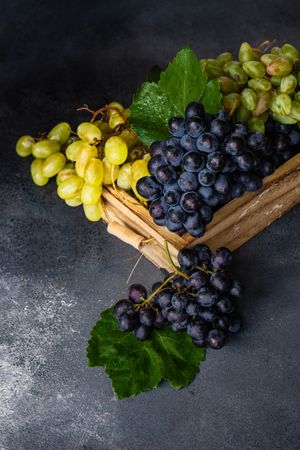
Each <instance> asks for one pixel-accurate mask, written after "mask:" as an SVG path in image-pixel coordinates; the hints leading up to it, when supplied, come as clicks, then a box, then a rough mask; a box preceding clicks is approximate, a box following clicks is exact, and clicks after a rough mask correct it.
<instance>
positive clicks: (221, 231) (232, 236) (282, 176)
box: [103, 154, 300, 270]
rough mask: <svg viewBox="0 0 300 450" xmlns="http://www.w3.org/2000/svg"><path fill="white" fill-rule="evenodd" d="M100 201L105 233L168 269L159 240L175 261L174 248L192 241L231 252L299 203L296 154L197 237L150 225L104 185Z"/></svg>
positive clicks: (137, 207)
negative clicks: (103, 207)
mask: <svg viewBox="0 0 300 450" xmlns="http://www.w3.org/2000/svg"><path fill="white" fill-rule="evenodd" d="M103 200H104V204H105V211H106V216H107V217H106V220H107V222H108V231H109V232H110V233H111V234H113V235H115V236H117V237H118V238H119V239H121V240H123V241H124V242H127V243H128V244H130V245H132V246H133V247H135V248H136V249H137V250H139V251H140V252H141V253H142V254H143V255H144V256H145V257H146V258H148V259H149V260H150V261H152V263H153V264H155V265H156V266H157V267H161V268H166V269H167V270H170V265H169V263H168V261H167V258H166V254H165V249H164V241H165V240H167V241H168V243H169V249H170V253H171V256H172V257H173V258H174V259H175V260H176V256H177V253H178V251H179V250H180V249H182V248H184V247H189V246H193V245H195V244H197V243H206V244H207V245H209V246H210V247H211V248H217V247H220V246H226V247H228V248H230V249H231V250H235V249H236V248H238V247H240V246H241V245H242V244H244V243H245V242H247V241H248V240H249V239H251V238H252V237H253V236H255V235H256V234H257V233H259V232H260V231H262V230H263V229H264V228H266V227H267V226H269V225H270V224H271V223H272V222H274V221H275V220H276V219H278V218H279V217H281V216H282V215H283V214H285V213H286V212H287V211H288V210H289V209H291V208H292V207H293V206H295V205H297V204H298V203H300V154H298V155H296V156H295V157H293V158H292V159H290V160H289V161H287V162H286V163H285V164H283V165H281V166H280V167H279V168H278V169H277V170H276V171H275V172H274V173H273V174H272V175H270V176H269V177H266V178H264V180H263V187H262V188H261V189H260V190H259V191H257V192H251V193H247V194H244V195H243V196H242V197H240V198H237V199H234V200H232V201H231V202H229V203H227V204H226V205H225V206H223V207H222V208H221V209H220V210H218V211H217V212H216V213H215V214H214V218H213V220H212V222H211V223H210V224H209V225H208V226H207V229H206V232H205V234H204V235H203V236H202V237H201V238H193V237H191V236H189V235H188V234H186V235H184V236H178V235H177V234H176V233H172V232H170V231H168V230H167V228H166V227H160V226H158V225H156V224H155V223H154V222H153V220H152V218H151V216H150V214H149V212H148V210H147V209H146V208H145V207H144V206H142V205H141V204H140V203H138V202H137V201H136V200H135V199H134V198H133V197H131V196H130V195H129V194H127V193H126V192H125V191H117V190H115V189H113V188H112V187H108V188H106V189H105V190H104V192H103Z"/></svg>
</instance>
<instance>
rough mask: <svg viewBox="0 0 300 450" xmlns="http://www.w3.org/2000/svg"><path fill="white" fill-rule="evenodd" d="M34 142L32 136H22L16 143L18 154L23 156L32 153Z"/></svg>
mask: <svg viewBox="0 0 300 450" xmlns="http://www.w3.org/2000/svg"><path fill="white" fill-rule="evenodd" d="M34 143H35V140H34V139H33V137H31V136H28V135H25V136H22V137H20V139H19V140H18V142H17V144H16V152H17V155H18V156H21V158H26V156H29V155H31V153H32V148H33V145H34Z"/></svg>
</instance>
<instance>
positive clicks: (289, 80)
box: [280, 75, 298, 94]
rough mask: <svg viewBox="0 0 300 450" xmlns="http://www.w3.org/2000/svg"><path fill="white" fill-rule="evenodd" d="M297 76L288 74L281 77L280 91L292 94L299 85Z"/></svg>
mask: <svg viewBox="0 0 300 450" xmlns="http://www.w3.org/2000/svg"><path fill="white" fill-rule="evenodd" d="M297 84H298V83H297V78H296V77H295V75H287V76H286V77H283V78H281V82H280V92H282V93H284V94H291V93H292V92H294V90H295V89H296V87H297Z"/></svg>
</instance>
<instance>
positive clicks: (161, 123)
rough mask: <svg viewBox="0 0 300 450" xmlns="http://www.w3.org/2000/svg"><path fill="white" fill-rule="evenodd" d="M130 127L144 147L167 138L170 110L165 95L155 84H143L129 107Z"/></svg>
mask: <svg viewBox="0 0 300 450" xmlns="http://www.w3.org/2000/svg"><path fill="white" fill-rule="evenodd" d="M130 112H131V115H130V117H131V118H130V121H131V127H132V129H133V130H134V131H135V132H136V133H137V134H138V136H139V139H140V140H141V141H142V142H143V143H144V144H146V145H150V144H152V142H153V141H155V140H164V139H167V138H168V137H169V131H168V128H167V126H168V120H169V118H170V117H171V115H172V109H171V106H170V104H169V102H168V99H167V97H166V95H165V93H164V92H163V91H162V89H161V88H160V86H159V85H158V84H156V83H150V82H146V83H143V84H142V86H141V87H140V89H139V90H138V91H137V93H136V94H135V96H134V99H133V104H132V106H131V110H130Z"/></svg>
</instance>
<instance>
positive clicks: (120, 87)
mask: <svg viewBox="0 0 300 450" xmlns="http://www.w3.org/2000/svg"><path fill="white" fill-rule="evenodd" d="M0 3H1V17H0V84H1V86H0V96H1V107H0V117H1V120H0V126H1V135H0V136H1V145H0V151H1V164H0V175H1V178H0V183H1V184H0V187H1V195H0V205H1V214H0V230H1V231H0V257H1V263H0V299H1V311H2V312H1V316H0V330H1V331H0V333H1V337H0V339H1V340H0V356H1V362H0V371H1V373H0V449H1V450H4V449H5V450H19V449H22V450H23V449H24V450H52V449H53V450H54V449H55V450H56V449H59V450H60V449H66V450H69V449H72V450H79V449H80V450H98V449H101V450H102V449H103V450H116V449H117V450H119V449H120V450H125V449H126V450H139V449H161V450H169V449H170V450H179V449H180V450H181V449H184V450H185V449H187V450H189V449H204V448H206V449H209V450H217V449H218V450H219V449H222V450H232V449H234V450H238V449H242V450H250V449H253V450H254V449H255V450H258V449H259V450H267V449H268V450H269V449H270V450H274V449H280V450H292V449H297V448H299V439H300V436H299V400H300V399H299V379H300V373H299V348H300V340H299V310H300V303H299V286H300V285H299V266H300V260H299V259H300V258H299V257H300V251H299V227H300V214H299V213H300V209H299V207H298V208H295V209H294V210H292V211H291V212H290V213H289V214H287V215H286V216H285V217H284V218H282V219H281V220H279V221H278V222H277V223H275V224H274V225H272V226H271V227H270V228H268V229H267V230H265V231H264V232H263V233H261V234H260V235H259V236H257V237H256V238H255V239H253V240H251V241H250V242H249V243H248V244H247V245H244V246H243V248H241V249H240V250H239V251H237V252H236V270H237V272H238V273H239V275H240V278H241V279H242V281H243V282H244V283H245V284H247V285H248V290H247V295H246V298H245V300H244V302H243V312H244V315H245V318H246V326H245V329H244V332H243V333H242V334H241V335H239V336H238V337H237V338H236V339H234V340H233V341H232V343H231V344H230V345H229V346H227V347H226V348H225V349H224V350H222V351H220V352H216V351H208V354H207V362H206V363H205V364H203V366H202V369H201V373H200V375H199V376H198V377H197V378H196V380H195V381H194V382H193V383H192V384H191V385H190V386H189V387H188V388H187V389H184V390H182V391H180V392H178V393H176V392H174V391H173V390H172V389H171V388H170V387H169V386H168V385H166V384H163V385H162V386H161V387H160V388H159V389H157V390H156V391H152V392H149V393H146V394H142V395H139V396H138V397H136V398H133V399H128V400H124V401H120V402H118V401H116V400H115V398H114V396H113V393H112V389H111V386H110V382H109V380H108V379H107V377H106V376H105V374H104V373H103V372H102V370H97V369H87V368H86V357H85V347H86V343H87V340H88V336H89V330H90V329H91V327H92V325H93V324H94V322H95V321H96V320H97V316H98V313H99V312H100V311H101V310H102V309H103V308H105V307H107V306H109V305H111V304H112V302H114V301H115V300H117V299H118V298H120V297H122V296H123V295H124V293H125V291H126V279H127V277H128V274H129V272H130V268H131V267H132V266H133V264H134V263H135V261H136V260H137V258H138V255H137V252H136V251H134V250H133V249H131V248H129V247H128V246H126V245H124V244H122V243H121V242H119V241H117V240H116V239H115V238H113V237H111V236H109V235H108V234H107V233H106V229H105V226H104V225H103V224H91V223H88V222H87V221H86V220H85V219H84V217H83V213H82V212H81V211H79V210H76V209H72V208H68V207H67V206H64V205H63V204H62V202H61V201H59V200H58V198H57V197H56V194H55V186H54V185H53V183H51V184H49V185H48V186H46V187H44V188H42V189H39V188H37V187H35V186H34V185H33V184H32V182H31V180H30V177H29V162H28V161H21V160H19V159H18V158H17V157H16V156H15V153H14V144H15V141H16V140H17V138H18V136H19V135H22V134H24V133H28V132H29V133H33V134H35V133H37V132H38V131H41V130H47V129H48V128H49V126H50V125H52V124H55V123H57V122H58V121H61V120H69V121H71V122H72V123H74V124H75V123H76V122H78V120H80V115H79V114H78V113H76V112H75V108H76V107H77V106H78V105H80V104H82V103H84V102H86V103H88V104H90V105H91V106H98V105H102V104H103V103H104V102H105V101H107V100H111V99H118V100H121V101H124V102H125V103H129V102H130V99H131V96H132V94H133V93H134V91H135V89H136V87H137V85H138V84H139V83H141V82H142V81H143V80H144V78H145V75H146V72H147V70H148V69H149V67H150V66H151V65H152V64H153V63H158V64H162V65H164V64H165V63H166V62H167V61H169V60H170V59H171V57H172V56H173V55H174V54H175V52H176V51H177V50H179V49H180V48H181V47H182V46H183V45H184V44H186V43H190V44H191V46H192V47H193V48H194V49H195V50H196V51H197V52H198V54H199V55H202V56H211V55H215V54H217V53H218V52H220V51H224V50H226V49H227V50H234V49H237V46H238V45H239V43H240V42H241V41H242V40H245V39H247V40H249V41H250V42H252V43H260V42H261V41H263V40H265V39H268V38H271V39H272V38H275V37H276V38H278V39H287V40H288V41H291V42H292V43H294V44H296V45H297V46H298V47H300V37H299V19H300V4H299V2H298V1H290V0H286V1H279V0H272V1H271V0H265V1H264V2H260V1H258V0H256V1H253V0H252V1H244V2H241V1H235V0H232V1H222V2H221V1H216V0H210V1H208V2H204V1H199V0H197V1H187V2H182V1H174V0H173V1H157V0H152V1H145V0H143V1H140V2H138V1H132V0H128V1H126V2H125V1H124V2H121V1H119V2H118V1H115V2H104V1H87V2H83V1H73V2H71V1H67V0H65V1H64V2H63V1H59V2H58V1H57V0H55V1H53V0H52V1H51V2H50V1H49V2H37V1H33V0H23V1H22V0H10V1H9V2H8V1H6V2H5V1H4V0H2V1H1V2H0ZM49 5H51V6H49ZM158 277H159V271H158V270H156V269H155V268H154V267H153V266H152V265H151V264H150V263H148V262H147V261H145V260H144V261H142V262H141V263H140V265H139V267H138V269H137V270H136V272H135V274H134V280H135V281H138V280H145V281H147V283H148V285H151V283H152V282H154V281H155V280H157V279H158Z"/></svg>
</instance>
